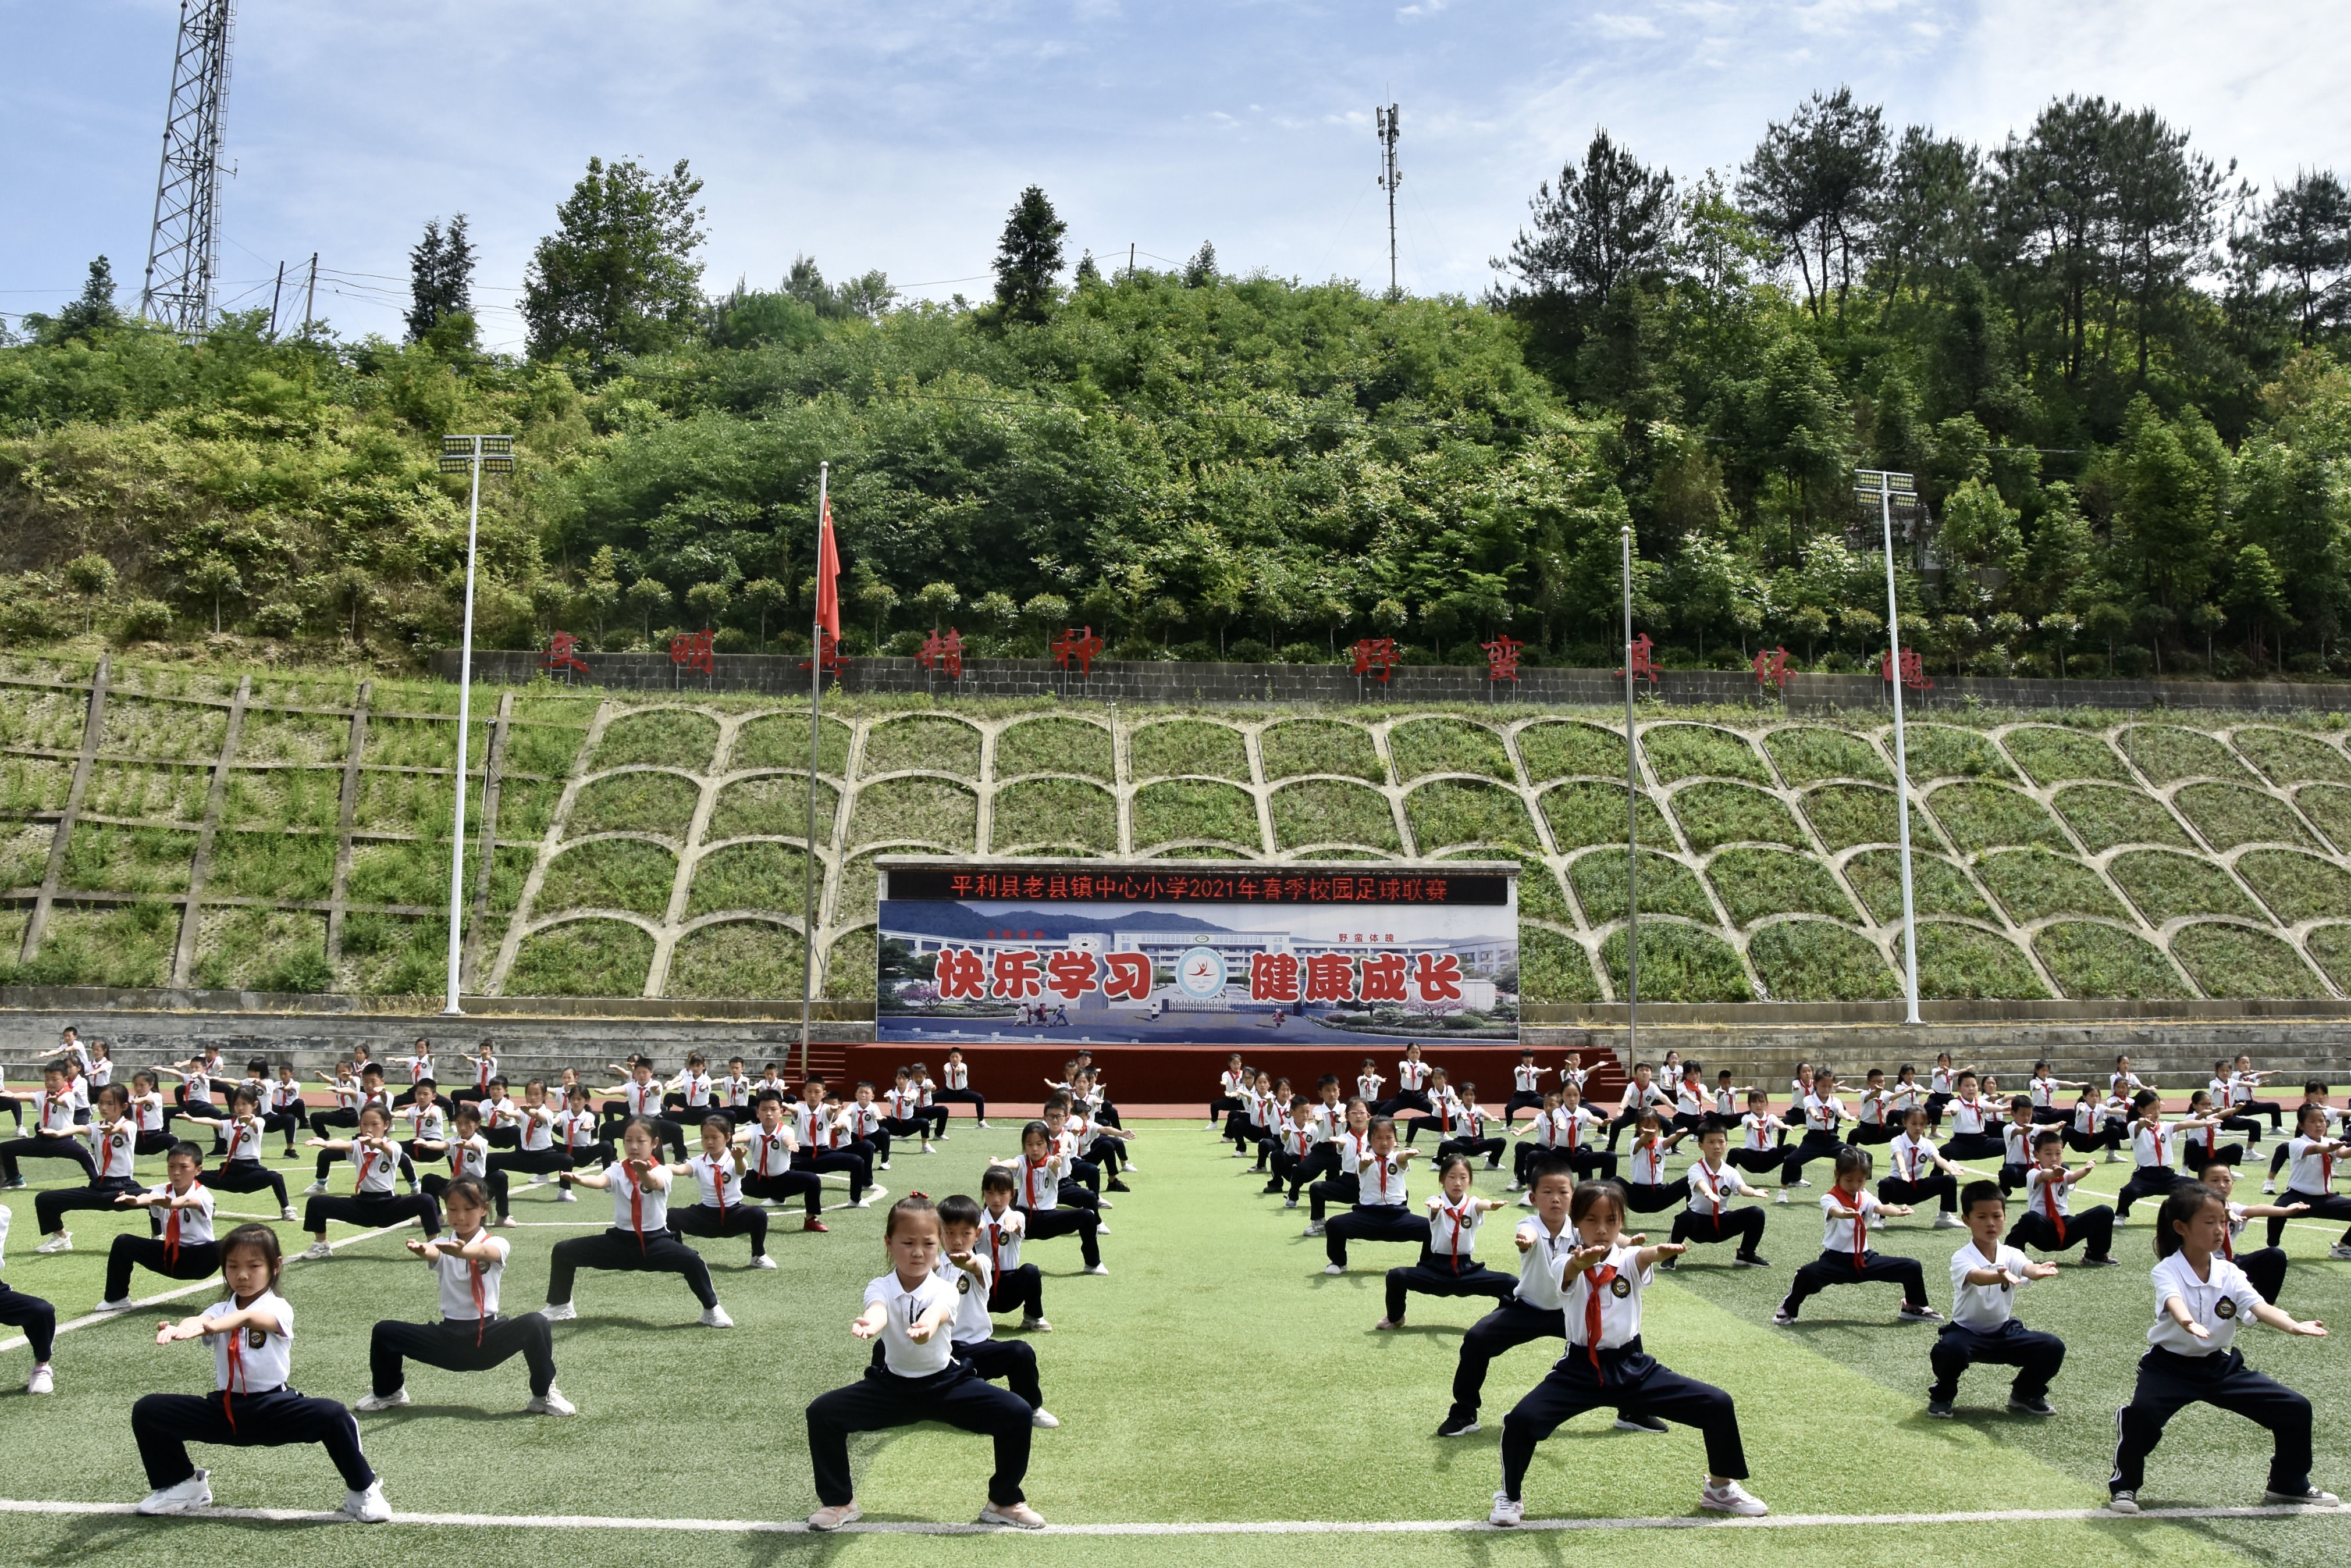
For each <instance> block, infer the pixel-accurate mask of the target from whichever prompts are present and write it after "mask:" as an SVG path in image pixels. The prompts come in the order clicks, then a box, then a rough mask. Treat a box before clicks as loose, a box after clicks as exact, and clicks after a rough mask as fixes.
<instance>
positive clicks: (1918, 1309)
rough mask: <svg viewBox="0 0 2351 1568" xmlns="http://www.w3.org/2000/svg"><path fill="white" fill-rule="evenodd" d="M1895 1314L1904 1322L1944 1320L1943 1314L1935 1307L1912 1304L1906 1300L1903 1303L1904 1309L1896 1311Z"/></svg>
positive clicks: (1935, 1321)
mask: <svg viewBox="0 0 2351 1568" xmlns="http://www.w3.org/2000/svg"><path fill="white" fill-rule="evenodd" d="M1894 1315H1895V1316H1896V1318H1897V1319H1899V1320H1900V1321H1902V1322H1904V1323H1940V1322H1942V1321H1943V1314H1941V1313H1938V1312H1937V1311H1936V1310H1935V1309H1934V1308H1933V1307H1930V1306H1912V1305H1911V1304H1910V1303H1908V1302H1904V1303H1902V1310H1901V1311H1900V1312H1897V1313H1896V1314H1894Z"/></svg>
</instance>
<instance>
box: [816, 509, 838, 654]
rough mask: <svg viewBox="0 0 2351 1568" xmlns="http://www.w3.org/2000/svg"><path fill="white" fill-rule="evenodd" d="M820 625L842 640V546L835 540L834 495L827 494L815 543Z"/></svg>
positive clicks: (817, 611)
mask: <svg viewBox="0 0 2351 1568" xmlns="http://www.w3.org/2000/svg"><path fill="white" fill-rule="evenodd" d="M816 618H817V624H818V625H820V626H821V627H823V628H824V629H825V631H826V632H827V633H828V634H829V635H830V636H831V638H832V639H833V640H834V641H836V642H838V641H840V640H841V547H840V546H839V545H836V544H834V543H833V539H832V498H831V496H827V497H825V502H824V521H823V524H822V525H821V526H820V529H819V530H818V534H817V545H816Z"/></svg>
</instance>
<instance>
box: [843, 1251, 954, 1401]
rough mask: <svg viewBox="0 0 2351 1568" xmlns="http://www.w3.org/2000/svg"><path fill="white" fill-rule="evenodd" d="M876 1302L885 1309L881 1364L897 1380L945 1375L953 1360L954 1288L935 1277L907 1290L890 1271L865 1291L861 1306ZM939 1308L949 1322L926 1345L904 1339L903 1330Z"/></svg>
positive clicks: (940, 1276) (943, 1279)
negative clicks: (943, 1311)
mask: <svg viewBox="0 0 2351 1568" xmlns="http://www.w3.org/2000/svg"><path fill="white" fill-rule="evenodd" d="M877 1302H878V1303H881V1304H882V1305H883V1306H884V1307H886V1308H887V1309H888V1310H887V1311H886V1312H885V1313H884V1314H883V1320H882V1333H881V1335H880V1338H881V1340H882V1360H883V1365H884V1366H888V1367H889V1369H890V1370H891V1371H892V1372H893V1373H895V1374H897V1375H898V1376H901V1377H931V1376H936V1375H937V1374H939V1373H942V1372H945V1371H946V1369H947V1363H948V1362H950V1361H952V1360H954V1359H955V1345H954V1321H953V1320H954V1316H955V1310H956V1306H957V1305H958V1304H959V1303H958V1300H957V1297H956V1289H955V1287H954V1286H953V1285H950V1284H948V1283H947V1282H946V1278H945V1277H944V1276H942V1275H940V1274H933V1275H931V1276H930V1277H929V1278H928V1279H926V1280H924V1281H923V1282H921V1283H920V1284H917V1285H916V1286H914V1289H912V1290H908V1289H907V1288H906V1286H905V1283H904V1282H903V1281H901V1280H900V1279H899V1278H898V1275H897V1272H896V1271H895V1270H893V1271H892V1272H889V1273H886V1274H883V1276H882V1277H881V1278H880V1279H877V1280H874V1281H872V1282H870V1283H869V1284H867V1285H866V1287H865V1301H864V1305H865V1306H867V1307H871V1306H872V1305H873V1304H874V1303H877ZM940 1307H945V1308H946V1309H947V1315H948V1320H949V1321H948V1323H947V1324H946V1326H944V1327H942V1328H941V1329H940V1330H939V1331H938V1332H937V1333H936V1334H932V1335H931V1337H930V1339H929V1341H928V1342H927V1343H925V1344H922V1345H917V1344H915V1343H914V1341H913V1340H912V1339H909V1338H908V1337H906V1334H907V1330H909V1329H910V1328H912V1327H913V1326H914V1324H917V1323H919V1322H921V1321H922V1319H923V1318H924V1316H925V1314H929V1313H931V1312H933V1311H935V1310H936V1309H938V1308H940Z"/></svg>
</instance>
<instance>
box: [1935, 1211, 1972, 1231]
mask: <svg viewBox="0 0 2351 1568" xmlns="http://www.w3.org/2000/svg"><path fill="white" fill-rule="evenodd" d="M1932 1228H1933V1229H1934V1230H1937V1231H1964V1230H1966V1229H1967V1228H1968V1227H1967V1221H1965V1220H1961V1219H1960V1218H1959V1216H1958V1215H1956V1214H1954V1213H1952V1212H1951V1211H1950V1210H1948V1209H1945V1210H1940V1211H1939V1212H1938V1213H1937V1214H1936V1216H1935V1223H1934V1225H1933V1227H1932Z"/></svg>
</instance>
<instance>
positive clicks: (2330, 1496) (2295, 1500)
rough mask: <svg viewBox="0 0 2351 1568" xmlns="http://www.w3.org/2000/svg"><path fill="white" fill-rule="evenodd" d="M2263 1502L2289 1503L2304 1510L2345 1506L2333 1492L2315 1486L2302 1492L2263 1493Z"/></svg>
mask: <svg viewBox="0 0 2351 1568" xmlns="http://www.w3.org/2000/svg"><path fill="white" fill-rule="evenodd" d="M2262 1501H2263V1502H2265V1503H2288V1504H2293V1505H2295V1506H2298V1507H2302V1508H2340V1507H2342V1506H2343V1500H2342V1499H2341V1498H2339V1497H2336V1496H2335V1494H2334V1493H2333V1492H2331V1491H2321V1490H2318V1489H2317V1488H2316V1487H2304V1489H2303V1490H2300V1491H2265V1492H2263V1493H2262Z"/></svg>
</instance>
